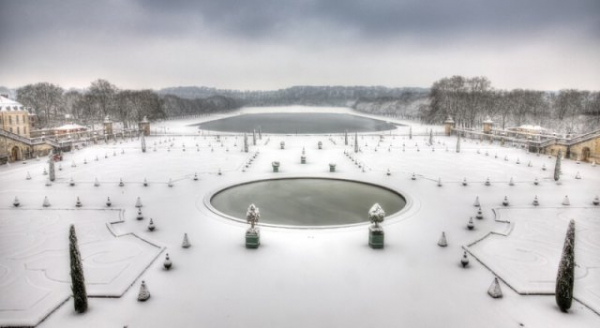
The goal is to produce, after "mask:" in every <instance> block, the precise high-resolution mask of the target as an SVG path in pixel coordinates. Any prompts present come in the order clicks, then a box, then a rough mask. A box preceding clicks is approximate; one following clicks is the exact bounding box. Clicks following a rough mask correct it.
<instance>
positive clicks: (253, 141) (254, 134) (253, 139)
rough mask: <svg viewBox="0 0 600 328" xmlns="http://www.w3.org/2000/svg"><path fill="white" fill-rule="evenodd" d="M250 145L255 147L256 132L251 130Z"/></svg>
mask: <svg viewBox="0 0 600 328" xmlns="http://www.w3.org/2000/svg"><path fill="white" fill-rule="evenodd" d="M252 145H253V146H256V130H252Z"/></svg>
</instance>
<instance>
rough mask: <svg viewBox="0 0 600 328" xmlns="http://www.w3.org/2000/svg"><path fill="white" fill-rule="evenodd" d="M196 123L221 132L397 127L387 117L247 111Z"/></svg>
mask: <svg viewBox="0 0 600 328" xmlns="http://www.w3.org/2000/svg"><path fill="white" fill-rule="evenodd" d="M195 125H198V126H200V128H201V129H203V130H211V131H222V132H252V130H253V129H256V130H258V128H259V127H260V129H261V130H262V132H263V133H282V134H283V133H285V134H294V133H343V132H344V131H346V130H348V132H352V133H353V132H373V131H385V130H391V129H394V128H395V125H393V124H391V123H387V122H385V121H380V120H375V119H371V118H366V117H360V116H355V115H349V114H335V113H263V114H244V115H238V116H232V117H228V118H224V119H220V120H215V121H210V122H204V123H199V124H195Z"/></svg>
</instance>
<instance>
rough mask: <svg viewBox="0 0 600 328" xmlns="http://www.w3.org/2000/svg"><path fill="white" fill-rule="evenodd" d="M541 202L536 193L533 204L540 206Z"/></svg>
mask: <svg viewBox="0 0 600 328" xmlns="http://www.w3.org/2000/svg"><path fill="white" fill-rule="evenodd" d="M539 205H540V202H539V201H538V196H537V195H535V197H534V198H533V206H539Z"/></svg>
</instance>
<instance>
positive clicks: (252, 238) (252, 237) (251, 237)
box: [246, 228, 260, 248]
mask: <svg viewBox="0 0 600 328" xmlns="http://www.w3.org/2000/svg"><path fill="white" fill-rule="evenodd" d="M258 246H260V230H258V229H257V228H250V229H248V230H246V248H258Z"/></svg>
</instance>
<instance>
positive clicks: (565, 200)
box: [562, 195, 571, 206]
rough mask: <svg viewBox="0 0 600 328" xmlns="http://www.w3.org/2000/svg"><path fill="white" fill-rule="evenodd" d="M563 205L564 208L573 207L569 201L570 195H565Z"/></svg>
mask: <svg viewBox="0 0 600 328" xmlns="http://www.w3.org/2000/svg"><path fill="white" fill-rule="evenodd" d="M562 204H563V205H564V206H569V205H571V201H569V196H568V195H565V198H564V199H563V201H562Z"/></svg>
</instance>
